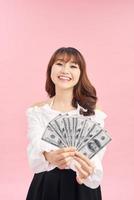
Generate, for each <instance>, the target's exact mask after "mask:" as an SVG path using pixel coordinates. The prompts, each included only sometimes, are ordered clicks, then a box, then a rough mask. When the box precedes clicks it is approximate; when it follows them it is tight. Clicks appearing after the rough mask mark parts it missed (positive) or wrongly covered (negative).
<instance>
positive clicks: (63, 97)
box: [54, 90, 73, 107]
mask: <svg viewBox="0 0 134 200" xmlns="http://www.w3.org/2000/svg"><path fill="white" fill-rule="evenodd" d="M72 99H73V91H72V90H57V91H56V95H55V97H54V104H55V105H60V107H65V106H66V107H72Z"/></svg>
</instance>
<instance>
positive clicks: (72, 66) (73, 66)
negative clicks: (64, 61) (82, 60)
mask: <svg viewBox="0 0 134 200" xmlns="http://www.w3.org/2000/svg"><path fill="white" fill-rule="evenodd" d="M70 67H71V68H78V67H77V66H76V65H71V66H70Z"/></svg>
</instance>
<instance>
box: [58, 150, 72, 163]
mask: <svg viewBox="0 0 134 200" xmlns="http://www.w3.org/2000/svg"><path fill="white" fill-rule="evenodd" d="M74 155H75V152H65V153H61V154H58V155H57V156H56V160H57V161H59V160H65V159H66V158H67V157H73V156H74Z"/></svg>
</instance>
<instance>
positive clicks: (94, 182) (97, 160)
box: [84, 110, 107, 188]
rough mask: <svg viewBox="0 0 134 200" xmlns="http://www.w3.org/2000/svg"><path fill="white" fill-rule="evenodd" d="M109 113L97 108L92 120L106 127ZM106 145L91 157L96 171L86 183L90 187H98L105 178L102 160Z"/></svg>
mask: <svg viewBox="0 0 134 200" xmlns="http://www.w3.org/2000/svg"><path fill="white" fill-rule="evenodd" d="M106 117H107V115H106V114H105V113H104V112H103V111H100V110H95V115H93V116H92V120H94V121H95V122H97V123H99V124H100V126H101V127H102V128H104V120H105V118H106ZM105 151H106V147H104V148H102V149H101V150H100V151H99V152H98V153H97V154H96V155H95V156H94V157H93V158H91V162H92V164H93V165H94V172H93V174H92V175H91V176H89V177H88V178H87V179H86V180H85V181H84V184H85V185H86V186H88V187H90V188H97V187H98V186H99V185H100V184H101V181H102V178H103V166H102V160H103V156H104V154H105Z"/></svg>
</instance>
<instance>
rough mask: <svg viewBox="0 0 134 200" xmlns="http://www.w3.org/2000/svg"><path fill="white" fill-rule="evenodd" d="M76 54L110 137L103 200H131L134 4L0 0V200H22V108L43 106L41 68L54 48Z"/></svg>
mask: <svg viewBox="0 0 134 200" xmlns="http://www.w3.org/2000/svg"><path fill="white" fill-rule="evenodd" d="M62 46H73V47H76V48H78V49H79V50H80V51H81V52H82V53H83V55H84V57H85V59H86V62H87V66H88V74H89V78H90V79H91V81H92V82H93V84H94V85H95V86H96V89H97V91H98V96H99V105H100V107H101V108H102V109H103V110H104V112H106V113H107V115H108V118H107V120H106V123H105V127H106V128H107V129H108V131H109V132H110V134H111V136H112V139H113V140H112V142H111V144H109V146H108V150H107V153H106V155H105V158H104V161H103V165H104V171H105V174H104V179H103V182H102V192H103V200H119V199H122V200H126V199H129V200H132V199H134V194H133V185H134V184H133V178H134V156H133V149H134V142H133V141H134V135H133V131H134V125H133V119H134V112H133V111H132V110H133V104H134V103H133V102H134V93H133V90H134V88H133V85H134V2H130V1H127V0H126V1H120V2H119V1H101V2H100V1H88V0H81V1H80V0H77V1H76V0H74V1H72V0H68V1H65V0H57V1H53V0H44V1H43V0H33V1H32V0H31V1H30V0H29V1H26V0H23V1H19V0H16V1H15V0H9V1H8V0H5V1H4V0H3V1H2V0H1V1H0V70H1V71H0V76H1V81H0V89H1V95H0V96H1V101H0V112H1V117H0V126H1V139H0V149H1V150H0V162H1V164H0V173H1V175H0V177H1V178H0V199H4V200H9V199H13V200H18V199H19V200H24V199H25V198H26V194H27V190H28V188H29V185H30V182H31V180H32V175H33V174H32V172H31V170H30V168H29V166H28V161H27V154H26V147H27V142H28V141H27V137H26V134H27V121H26V120H27V119H26V116H25V110H26V109H27V107H28V106H30V105H31V104H33V103H35V102H38V101H42V100H45V98H46V93H45V91H44V84H45V72H46V66H47V63H48V61H49V58H50V56H51V55H52V53H53V52H54V51H55V50H56V49H57V48H59V47H62Z"/></svg>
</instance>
